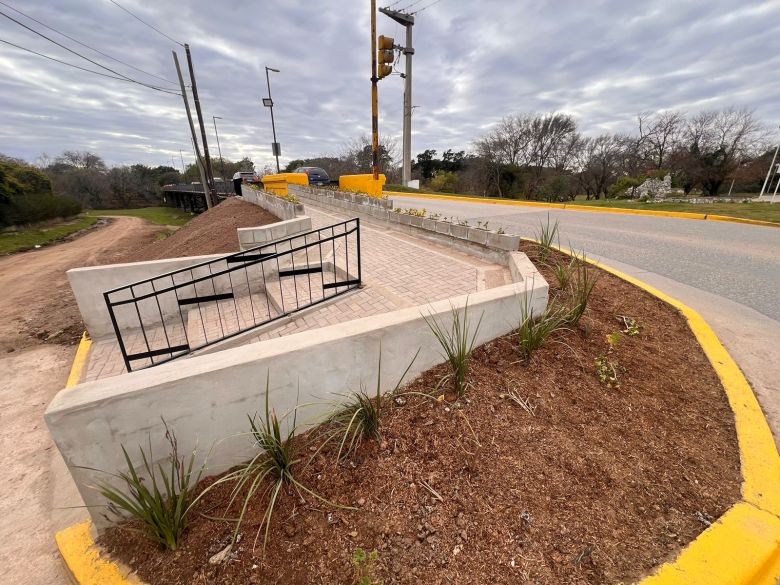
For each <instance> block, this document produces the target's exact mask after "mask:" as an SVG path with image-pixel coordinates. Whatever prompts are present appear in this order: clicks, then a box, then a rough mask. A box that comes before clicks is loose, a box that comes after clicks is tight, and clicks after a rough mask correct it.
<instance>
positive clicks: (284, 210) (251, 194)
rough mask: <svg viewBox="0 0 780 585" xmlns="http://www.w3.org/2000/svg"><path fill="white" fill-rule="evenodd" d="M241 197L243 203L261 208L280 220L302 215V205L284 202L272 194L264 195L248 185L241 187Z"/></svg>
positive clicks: (263, 192)
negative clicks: (246, 202)
mask: <svg viewBox="0 0 780 585" xmlns="http://www.w3.org/2000/svg"><path fill="white" fill-rule="evenodd" d="M290 187H292V185H290ZM290 191H292V189H290ZM241 196H242V197H243V198H244V200H245V201H248V202H249V203H253V204H255V205H258V206H260V207H262V208H263V209H265V210H266V211H267V212H269V213H272V214H274V215H275V216H276V217H278V218H279V219H282V220H287V219H295V218H296V217H297V216H299V215H303V213H304V210H303V205H301V204H300V203H293V202H292V201H286V200H284V199H282V198H281V197H277V196H276V195H274V194H273V193H266V192H265V191H260V190H258V189H253V188H252V187H249V186H248V185H241Z"/></svg>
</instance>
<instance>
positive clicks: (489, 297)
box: [45, 253, 548, 525]
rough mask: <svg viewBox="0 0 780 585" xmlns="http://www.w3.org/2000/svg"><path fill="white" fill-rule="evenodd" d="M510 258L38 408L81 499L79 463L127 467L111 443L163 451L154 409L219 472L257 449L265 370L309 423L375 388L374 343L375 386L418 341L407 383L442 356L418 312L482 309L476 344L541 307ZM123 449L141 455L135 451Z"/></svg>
mask: <svg viewBox="0 0 780 585" xmlns="http://www.w3.org/2000/svg"><path fill="white" fill-rule="evenodd" d="M508 260H509V261H510V262H512V263H514V264H515V267H514V269H513V274H515V275H518V276H519V277H520V278H522V281H521V282H516V283H512V284H508V285H504V286H502V287H498V288H492V289H488V290H483V291H480V292H476V293H473V294H471V295H462V296H459V297H454V298H450V299H445V300H441V301H438V302H435V303H431V304H427V305H422V306H416V307H411V308H408V309H401V310H398V311H393V312H390V313H384V314H381V315H375V316H371V317H365V318H362V319H356V320H352V321H348V322H346V323H339V324H337V325H332V326H330V327H324V328H320V329H316V330H313V331H307V332H305V333H300V334H297V335H289V336H286V337H280V338H277V339H271V340H267V341H264V342H260V343H252V344H249V345H245V346H243V347H238V348H234V349H227V350H224V351H221V352H217V353H214V354H209V355H202V356H196V357H192V358H190V359H188V360H187V361H186V367H182V362H172V363H168V364H163V365H160V366H157V367H155V368H150V369H147V370H141V371H138V372H133V373H130V374H127V375H124V376H117V377H114V378H110V379H103V380H98V381H96V382H88V383H85V384H81V385H79V386H76V387H74V388H70V389H68V390H65V391H62V392H60V393H59V394H57V396H56V397H55V398H54V400H53V401H52V402H51V404H50V405H49V407H48V408H47V410H46V414H45V420H46V424H47V425H48V427H49V431H50V432H51V435H52V437H53V438H54V441H55V443H56V444H57V447H58V448H59V450H60V452H61V453H62V455H63V458H64V460H65V462H66V463H67V464H68V466H69V468H70V470H71V474H72V476H73V478H74V480H75V482H76V485H77V486H78V488H79V492H80V493H81V496H82V498H83V499H84V502H85V503H86V504H87V505H88V506H99V505H100V504H101V503H102V499H101V497H100V495H99V494H98V493H97V492H96V491H95V490H94V489H91V488H90V487H89V486H90V485H94V483H95V480H96V475H95V472H92V471H89V470H87V469H83V468H77V467H76V466H84V467H90V468H93V469H100V470H103V471H104V472H110V473H113V472H116V471H119V470H124V468H125V464H124V460H123V456H122V451H121V448H120V446H121V445H139V444H148V441H149V440H150V439H151V444H152V451H153V452H154V453H155V455H156V457H157V458H160V459H162V458H163V457H165V454H166V449H165V441H164V431H163V429H162V425H161V422H160V417H161V416H162V417H164V418H165V420H166V421H167V422H168V424H169V425H170V426H171V428H173V429H174V430H175V432H176V435H177V440H178V444H179V448H180V450H181V452H182V453H188V452H191V451H192V450H194V449H196V448H198V447H199V455H200V456H201V457H205V454H206V453H207V452H208V453H209V454H208V466H209V468H208V474H209V475H211V474H215V473H219V472H220V471H223V470H225V469H227V468H229V467H231V466H233V465H236V464H238V463H240V462H242V461H245V460H246V459H249V458H251V456H252V455H253V454H254V451H255V447H254V446H253V442H252V440H251V438H250V437H248V436H247V432H248V428H247V418H246V417H247V415H250V416H251V415H253V414H255V413H257V412H258V411H262V409H263V404H264V397H265V381H266V377H267V376H270V392H271V394H270V403H271V407H272V408H273V409H275V410H276V412H277V413H278V414H279V415H282V414H284V413H287V412H291V411H292V410H293V409H295V408H296V406H297V405H299V404H305V405H307V406H306V408H304V409H302V410H301V412H299V413H298V423H299V424H301V423H305V422H306V421H311V422H315V421H316V420H318V419H321V418H322V416H324V415H325V414H326V413H327V412H329V411H330V410H331V409H332V408H333V407H334V404H335V403H338V402H339V401H343V395H344V393H345V392H349V391H350V390H357V389H359V388H360V387H361V384H364V385H365V386H366V387H367V388H371V387H372V386H373V385H374V384H375V380H376V375H377V372H376V367H377V360H378V357H379V351H380V347H381V351H382V388H383V389H384V390H389V389H391V388H392V387H393V386H394V385H395V384H396V383H397V381H398V379H399V378H400V376H401V375H402V373H403V372H404V370H406V368H407V367H408V366H409V363H410V361H411V360H412V358H413V357H414V356H415V353H417V351H418V349H419V354H418V356H417V359H416V361H415V362H414V364H413V366H412V367H411V368H410V369H409V372H408V375H407V380H411V379H412V378H414V377H415V376H417V375H418V374H420V373H422V372H424V371H425V370H427V369H429V368H430V367H432V366H433V365H435V364H438V363H441V362H442V361H443V358H442V355H441V353H440V348H439V346H438V345H437V344H436V343H435V340H434V337H433V334H432V333H431V331H430V329H429V327H428V325H427V323H426V322H425V320H424V318H423V315H426V316H433V317H435V318H436V319H438V320H440V322H441V323H442V324H443V326H444V327H449V323H451V319H452V311H453V310H457V311H459V312H461V314H462V313H463V311H464V307H465V306H466V304H467V303H468V307H469V309H468V310H469V315H470V317H469V320H470V322H471V326H472V327H475V326H476V323H477V322H478V320H479V319H480V316H482V321H481V324H480V328H479V333H478V334H477V336H476V340H477V345H479V344H482V343H485V342H487V341H489V340H491V339H494V338H496V337H498V336H500V335H504V334H506V333H508V332H509V331H511V330H513V329H515V328H516V327H517V324H518V320H519V308H520V307H521V306H522V304H524V303H525V302H529V305H530V307H531V309H532V310H533V311H534V312H541V311H543V310H544V308H545V307H546V305H547V297H548V285H547V283H546V282H545V280H544V278H543V277H542V276H541V275H540V274H539V273H538V272H536V269H535V268H534V267H533V265H532V264H530V263H529V262H527V261H526V260H525V259H524V255H523V254H519V253H516V254H513V255H512V256H511V257H510V258H509V259H508ZM217 396H218V397H219V399H218V400H216V399H215V397H217ZM290 420H291V418H288V419H287V422H290ZM130 456H131V457H133V458H135V459H136V460H139V459H140V455H139V453H138V451H137V450H136V449H131V450H130ZM92 510H94V513H93V514H92V518H93V521H94V522H95V523H96V525H104V524H105V520H104V519H103V518H102V517H101V511H102V510H101V508H100V507H96V508H92Z"/></svg>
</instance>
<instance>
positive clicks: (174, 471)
mask: <svg viewBox="0 0 780 585" xmlns="http://www.w3.org/2000/svg"><path fill="white" fill-rule="evenodd" d="M163 425H165V438H166V440H167V441H168V443H169V444H170V446H171V450H170V454H169V457H168V460H169V466H168V465H165V466H164V465H163V464H162V463H158V464H157V466H156V467H155V465H154V457H153V453H152V440H151V437H150V438H149V452H148V453H147V452H146V451H145V450H144V448H143V447H140V446H139V447H138V449H139V451H140V453H141V459H142V461H143V463H142V465H141V467H140V469H139V468H137V467H136V466H135V464H133V462H132V460H131V459H130V456H129V455H128V453H127V450H126V449H125V447H124V445H122V453H123V454H124V457H125V463H126V464H127V469H128V471H127V472H121V473H115V474H111V475H113V476H114V477H116V478H117V479H119V480H120V482H121V483H122V484H124V487H123V488H119V487H116V486H115V485H113V484H112V483H110V482H100V483H98V484H97V486H96V488H97V490H98V491H99V492H100V494H102V495H103V497H105V498H106V499H107V500H108V501H109V504H108V512H109V514H110V515H111V516H114V517H115V518H124V517H126V516H127V515H129V516H130V517H132V518H134V519H135V520H137V521H139V522H140V523H141V525H142V527H143V528H142V530H141V532H142V533H143V534H144V535H145V536H146V537H148V538H149V539H150V540H153V541H154V542H157V543H159V544H161V545H162V546H164V547H165V548H167V549H168V550H171V551H175V550H176V549H177V548H178V547H179V543H180V541H181V537H182V534H183V533H184V530H185V529H186V528H187V524H188V519H189V514H190V512H191V510H192V508H193V506H194V505H195V503H196V502H197V501H198V499H199V498H200V496H196V495H195V487H196V486H197V484H198V482H199V481H200V478H201V475H202V474H203V470H204V467H205V463H204V464H203V465H201V466H200V467H198V468H197V472H196V471H195V459H196V452H195V451H193V452H192V454H191V455H190V456H189V458H188V459H187V458H183V457H182V458H180V457H179V451H178V443H177V441H176V435H175V434H174V432H173V431H172V430H170V429H169V428H168V425H167V423H166V422H165V420H163ZM83 469H89V468H83ZM92 471H100V470H95V469H92ZM150 484H151V485H150Z"/></svg>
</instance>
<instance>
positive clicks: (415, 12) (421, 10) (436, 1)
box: [412, 0, 441, 14]
mask: <svg viewBox="0 0 780 585" xmlns="http://www.w3.org/2000/svg"><path fill="white" fill-rule="evenodd" d="M439 2H441V0H433V2H431V3H430V4H428V5H427V6H423V7H422V8H418V9H417V10H415V11H414V12H412V14H419V13H420V12H423V11H425V10H428V9H429V8H430V7H431V6H433V5H434V4H438V3H439Z"/></svg>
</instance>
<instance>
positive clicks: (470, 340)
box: [423, 301, 484, 398]
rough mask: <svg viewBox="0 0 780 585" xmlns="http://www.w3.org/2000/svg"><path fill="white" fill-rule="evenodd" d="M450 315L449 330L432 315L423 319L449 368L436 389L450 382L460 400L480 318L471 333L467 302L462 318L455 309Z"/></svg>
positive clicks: (463, 391) (464, 387) (465, 384)
mask: <svg viewBox="0 0 780 585" xmlns="http://www.w3.org/2000/svg"><path fill="white" fill-rule="evenodd" d="M450 314H451V316H452V325H451V326H450V327H449V328H447V327H446V326H445V325H444V324H442V323H441V322H440V321H438V320H437V319H436V318H435V317H434V316H433V315H429V316H428V317H426V316H425V315H423V319H425V322H426V323H427V324H428V327H430V329H431V332H432V333H433V335H434V336H435V337H436V340H437V341H438V342H439V345H440V346H441V348H442V357H444V358H445V359H446V360H447V364H448V365H449V367H450V372H449V373H448V374H447V375H446V376H444V377H442V379H441V380H439V384H438V385H437V389H438V388H439V387H440V386H442V385H443V384H445V383H447V382H449V381H452V383H453V386H454V388H455V394H456V395H457V397H458V398H461V397H462V396H463V395H464V394H465V393H466V391H467V390H468V382H467V381H466V378H467V377H468V373H469V362H470V360H471V351H472V350H473V349H474V344H475V343H476V341H477V334H478V333H479V326H480V325H481V324H482V316H480V318H479V321H478V322H477V326H476V327H475V328H474V332H473V333H472V332H471V324H470V322H469V304H468V301H466V306H465V307H464V308H463V316H462V317H461V314H460V311H458V310H457V309H456V308H455V307H452V310H451V311H450ZM483 315H484V313H483Z"/></svg>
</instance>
